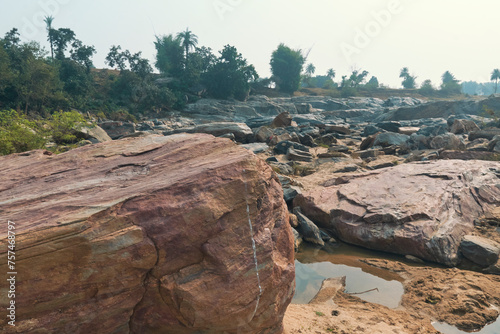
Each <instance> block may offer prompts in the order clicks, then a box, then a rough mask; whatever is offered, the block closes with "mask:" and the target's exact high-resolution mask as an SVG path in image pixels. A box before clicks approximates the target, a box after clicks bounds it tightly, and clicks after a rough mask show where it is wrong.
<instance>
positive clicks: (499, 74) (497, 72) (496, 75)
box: [490, 68, 500, 94]
mask: <svg viewBox="0 0 500 334" xmlns="http://www.w3.org/2000/svg"><path fill="white" fill-rule="evenodd" d="M498 79H500V70H499V69H498V68H496V69H494V70H493V72H491V78H490V80H491V81H493V80H495V94H496V93H497V87H498Z"/></svg>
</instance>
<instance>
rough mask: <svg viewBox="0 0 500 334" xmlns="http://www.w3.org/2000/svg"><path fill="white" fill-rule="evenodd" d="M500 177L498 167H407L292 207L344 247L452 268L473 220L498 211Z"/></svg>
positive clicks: (355, 179) (317, 193)
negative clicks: (414, 258) (359, 247)
mask: <svg viewBox="0 0 500 334" xmlns="http://www.w3.org/2000/svg"><path fill="white" fill-rule="evenodd" d="M498 175H499V169H498V163H496V162H487V161H461V160H439V161H432V162H418V163H408V164H404V165H399V166H395V167H392V168H385V169H382V170H378V171H371V172H366V173H362V174H357V175H352V176H346V177H344V178H345V180H343V183H342V184H337V185H333V186H329V187H323V188H319V189H315V190H313V191H310V192H306V193H302V194H300V195H298V196H297V197H296V198H295V200H294V204H295V205H296V206H300V207H301V208H302V212H303V213H304V214H306V215H307V216H308V217H309V218H311V219H312V220H313V221H315V222H316V223H317V224H318V226H320V227H322V228H325V229H330V230H332V231H333V232H334V234H335V235H336V236H338V237H339V238H340V239H342V240H344V241H346V242H349V243H352V244H356V245H360V246H363V247H367V248H371V249H376V250H382V251H387V252H392V253H398V254H405V255H414V256H417V257H419V258H422V259H425V260H429V261H433V262H438V263H442V264H445V265H450V266H452V265H456V264H457V262H458V261H459V257H460V253H459V246H460V242H461V240H462V238H463V237H464V235H466V234H468V233H469V232H471V231H472V230H473V228H474V220H476V219H479V218H481V217H483V216H484V215H485V214H488V213H489V212H491V211H492V210H493V209H494V208H495V207H497V206H498V205H499V204H500V182H499V180H500V179H499V178H498ZM327 183H328V184H335V182H327Z"/></svg>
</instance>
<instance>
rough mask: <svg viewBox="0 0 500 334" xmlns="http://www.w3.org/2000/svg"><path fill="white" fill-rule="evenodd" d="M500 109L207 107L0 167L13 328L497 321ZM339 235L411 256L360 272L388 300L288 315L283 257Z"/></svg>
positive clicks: (467, 103) (320, 302)
mask: <svg viewBox="0 0 500 334" xmlns="http://www.w3.org/2000/svg"><path fill="white" fill-rule="evenodd" d="M498 110H500V97H498V96H492V97H489V98H483V99H479V98H477V99H471V100H464V101H437V102H429V101H424V100H419V99H414V98H401V97H394V98H389V99H386V100H381V99H377V98H350V99H334V98H329V97H320V96H302V97H291V98H275V99H270V98H267V97H264V96H253V97H251V98H250V99H249V100H248V101H247V102H236V101H219V100H205V99H204V100H200V101H198V102H196V103H193V104H190V105H188V106H187V107H186V109H185V110H183V111H179V112H174V113H172V115H171V117H170V118H168V119H151V120H145V121H141V122H140V123H138V124H133V123H125V122H103V123H101V124H100V126H99V127H94V128H88V129H83V130H82V131H81V134H79V135H80V136H81V137H82V138H85V139H86V141H85V142H83V143H82V144H83V145H85V144H94V145H88V146H83V147H80V148H78V149H76V150H73V151H69V152H66V153H63V154H61V155H57V156H52V155H50V152H47V151H34V152H29V153H23V154H18V155H11V156H7V157H2V158H1V164H0V166H1V167H0V170H2V179H0V189H2V191H1V193H0V203H2V211H0V216H1V217H0V218H1V219H2V220H12V221H16V223H17V222H19V223H18V224H19V228H20V230H19V231H20V232H19V239H18V240H20V242H19V246H20V249H19V254H20V258H19V267H20V270H21V269H22V270H23V271H24V272H29V273H30V274H29V275H24V276H22V279H21V276H20V281H19V289H20V290H23V289H24V290H23V291H24V293H23V294H21V297H20V301H21V302H23V304H24V305H30V307H26V308H24V309H20V310H19V318H20V320H19V326H18V327H17V328H16V331H13V330H11V332H12V333H16V332H23V331H31V332H33V333H51V332H54V331H58V332H68V331H73V332H76V333H77V332H82V331H87V332H88V331H95V329H96V328H97V327H96V326H99V330H101V331H102V332H106V333H108V332H109V333H111V332H113V333H141V332H150V333H162V332H168V331H167V329H169V330H170V331H172V332H175V333H191V332H193V331H197V332H201V333H222V332H224V333H279V332H281V331H282V329H283V317H284V328H285V332H286V333H289V334H292V333H362V332H371V333H388V332H393V333H436V332H437V330H436V329H435V328H434V327H433V326H432V324H431V323H432V321H440V322H445V323H448V324H450V325H454V326H458V327H459V328H462V329H467V330H471V329H479V328H481V327H482V326H484V325H485V324H487V323H489V322H491V321H494V320H495V319H496V318H497V317H498V309H499V308H500V296H499V293H500V289H499V288H498V287H499V286H500V285H499V283H500V280H499V277H500V276H499V273H500V261H499V253H500V235H499V233H498V226H499V225H500V209H499V207H500V205H499V204H500V163H499V161H500V124H499V123H498V120H497V119H496V118H495V114H494V113H493V114H491V112H489V111H493V112H495V111H497V114H498ZM216 137H220V138H216ZM0 233H4V232H0ZM0 236H1V239H0V244H1V245H4V246H5V245H6V243H7V238H6V235H4V234H1V235H0ZM339 242H346V243H350V244H355V245H358V246H361V247H364V248H368V249H373V250H378V251H383V252H388V253H394V254H398V255H401V256H405V257H406V260H408V261H414V262H416V263H419V265H418V266H412V265H409V264H408V263H406V262H401V261H397V260H387V259H362V258H360V259H357V260H356V261H358V260H359V261H364V264H365V265H368V266H371V267H373V268H378V269H377V270H382V271H385V272H387V273H388V274H389V273H390V275H396V276H397V277H399V280H400V281H401V282H402V284H403V286H404V294H403V298H402V302H401V304H400V306H399V307H397V308H395V309H390V308H387V307H384V306H380V305H378V304H374V303H370V302H367V301H363V300H361V299H359V298H357V297H355V296H352V295H349V294H346V293H345V292H344V291H343V285H344V282H343V280H342V279H340V278H339V279H335V278H332V279H329V280H326V281H325V282H324V288H323V289H322V290H321V291H320V292H319V294H318V296H316V298H314V299H313V301H312V302H311V303H310V304H306V305H296V304H291V305H290V306H289V303H290V301H291V298H292V296H293V291H294V284H293V274H294V265H293V263H294V259H293V248H296V249H299V247H300V244H301V243H309V244H312V245H315V247H318V248H322V249H328V248H329V247H335V245H337V244H338V243H339ZM4 249H6V247H2V250H0V253H1V252H2V251H3V250H4ZM406 260H405V261H406ZM431 264H433V265H431ZM2 265H4V264H0V268H3V267H2ZM464 265H466V266H467V268H468V270H465V269H458V268H457V266H458V267H460V266H464ZM4 269H5V268H4ZM470 269H473V270H470ZM4 271H5V272H6V271H7V270H4ZM52 273H59V274H58V275H55V276H54V275H52ZM70 283H71V284H70ZM27 287H30V291H36V293H35V292H33V293H31V292H28V290H27ZM34 287H35V288H34ZM68 287H72V288H71V289H69V291H68ZM2 303H3V301H2ZM1 306H2V308H3V307H4V306H5V305H4V304H2V305H1ZM287 307H288V309H287ZM98 309H99V310H100V311H98ZM285 310H287V311H286V314H285ZM82 319H84V320H82ZM1 321H5V319H4V320H1ZM1 321H0V324H2V322H1Z"/></svg>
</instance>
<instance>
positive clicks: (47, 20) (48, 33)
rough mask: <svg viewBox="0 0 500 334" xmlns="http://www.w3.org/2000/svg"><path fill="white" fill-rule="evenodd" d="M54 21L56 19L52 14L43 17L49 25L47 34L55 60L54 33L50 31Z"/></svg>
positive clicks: (51, 53)
mask: <svg viewBox="0 0 500 334" xmlns="http://www.w3.org/2000/svg"><path fill="white" fill-rule="evenodd" d="M52 21H54V17H53V16H52V15H51V16H45V18H44V19H43V22H45V24H46V25H47V35H48V41H49V43H50V56H51V57H52V60H54V43H53V40H52V34H51V33H50V31H51V30H52Z"/></svg>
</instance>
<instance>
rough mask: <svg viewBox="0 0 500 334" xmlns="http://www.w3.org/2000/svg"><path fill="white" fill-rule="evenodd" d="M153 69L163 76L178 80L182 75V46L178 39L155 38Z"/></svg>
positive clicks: (170, 37)
mask: <svg viewBox="0 0 500 334" xmlns="http://www.w3.org/2000/svg"><path fill="white" fill-rule="evenodd" d="M154 44H155V48H156V62H155V67H156V68H157V69H158V70H159V71H160V72H161V73H163V74H166V75H170V76H173V77H176V78H180V77H182V75H183V70H184V69H183V61H184V59H183V46H182V44H181V39H180V38H179V37H174V36H173V35H167V36H156V41H155V42H154Z"/></svg>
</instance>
